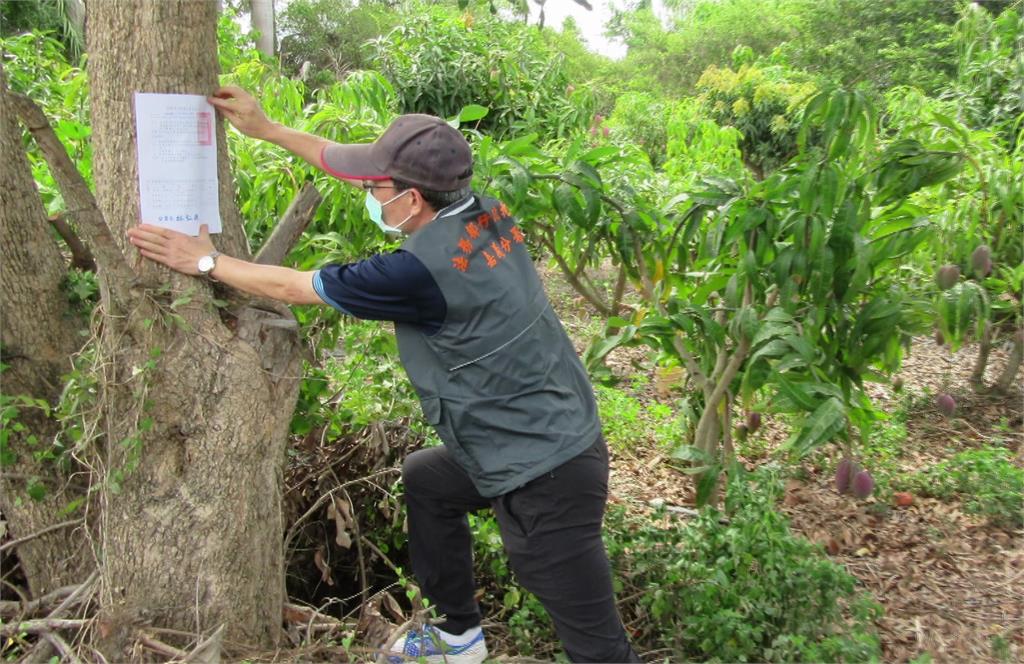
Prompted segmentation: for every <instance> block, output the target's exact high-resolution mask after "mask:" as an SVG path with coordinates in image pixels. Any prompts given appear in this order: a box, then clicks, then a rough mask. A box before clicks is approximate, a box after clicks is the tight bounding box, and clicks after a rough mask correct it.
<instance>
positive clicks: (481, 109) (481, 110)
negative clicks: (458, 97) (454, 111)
mask: <svg viewBox="0 0 1024 664" xmlns="http://www.w3.org/2000/svg"><path fill="white" fill-rule="evenodd" d="M488 113H490V109H489V108H487V107H486V106H481V105H479V104H468V105H466V106H463V107H462V110H461V111H459V122H474V121H476V120H480V119H482V118H485V117H487V114H488Z"/></svg>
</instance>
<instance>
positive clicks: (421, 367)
mask: <svg viewBox="0 0 1024 664" xmlns="http://www.w3.org/2000/svg"><path fill="white" fill-rule="evenodd" d="M402 249H404V250H405V251H408V252H410V253H412V254H413V255H414V256H416V257H417V258H418V259H419V260H420V261H421V262H422V263H423V264H424V265H425V266H426V268H427V269H428V270H429V271H430V274H431V275H433V277H434V280H435V281H436V282H437V285H438V287H440V289H441V293H442V294H443V295H444V299H445V301H446V302H447V305H448V314H447V316H446V318H445V321H444V324H443V325H442V326H441V329H440V330H439V331H438V332H436V333H435V334H432V335H429V336H428V335H427V334H424V333H423V332H421V331H420V330H419V329H417V328H416V327H415V326H413V325H409V324H402V323H396V324H395V333H396V336H397V338H398V350H399V354H400V355H401V358H402V364H403V365H404V366H405V370H406V372H407V373H408V374H409V379H410V380H411V381H412V384H413V386H414V387H415V388H416V392H417V393H418V394H419V397H420V403H421V405H422V406H423V414H424V416H425V417H426V420H427V422H429V423H430V424H431V425H433V426H434V428H435V429H436V430H437V433H438V435H439V436H440V437H441V440H442V441H444V444H445V446H446V447H447V448H448V450H449V451H450V452H451V454H452V456H453V457H454V458H455V460H456V461H457V462H458V463H459V465H461V466H462V467H463V468H464V469H465V470H466V472H467V473H468V474H469V476H470V477H471V478H472V480H473V484H474V485H475V486H476V488H477V490H478V491H479V492H480V493H481V495H483V496H486V497H494V496H499V495H501V494H503V493H507V492H509V491H511V490H513V489H515V488H517V487H519V486H521V485H523V484H525V483H526V482H529V481H530V480H532V479H534V478H536V477H539V476H540V475H543V474H544V473H546V472H548V471H550V470H552V469H553V468H555V467H556V466H559V465H561V464H562V463H564V462H566V461H568V460H569V459H571V458H573V457H574V456H576V455H577V454H579V453H580V452H582V451H583V450H584V449H586V448H588V447H589V446H590V445H592V444H593V443H594V441H595V440H596V439H597V436H598V434H599V432H600V422H599V420H598V417H597V405H596V403H595V401H594V394H593V389H592V388H591V385H590V381H589V379H588V377H587V374H586V370H585V369H584V368H583V365H582V363H581V362H580V360H579V358H578V357H577V355H576V350H575V349H574V348H573V346H572V343H571V342H570V341H569V337H568V335H567V334H566V333H565V330H564V329H563V328H562V324H561V323H560V322H559V320H558V317H557V316H556V315H555V313H554V311H553V310H552V308H551V303H550V302H548V298H547V295H546V294H545V293H544V288H543V286H542V285H541V282H540V278H539V277H538V275H537V271H536V269H535V268H534V266H533V262H532V261H531V260H530V254H529V252H528V251H527V250H526V246H525V245H524V244H523V235H522V233H521V232H520V230H519V228H518V227H517V226H516V224H515V218H513V217H512V216H511V215H510V214H509V211H508V208H506V207H505V205H504V204H502V203H500V202H498V201H496V200H494V199H489V198H480V197H478V196H474V197H473V202H472V204H471V205H470V206H469V207H468V208H466V209H465V210H463V211H461V212H459V213H456V214H453V215H451V216H447V217H440V218H438V219H435V220H434V221H432V222H431V223H430V224H428V225H427V226H425V227H423V228H422V229H420V230H418V231H417V232H415V233H413V234H412V235H411V236H410V237H409V238H408V239H407V240H406V241H405V243H404V244H403V245H402Z"/></svg>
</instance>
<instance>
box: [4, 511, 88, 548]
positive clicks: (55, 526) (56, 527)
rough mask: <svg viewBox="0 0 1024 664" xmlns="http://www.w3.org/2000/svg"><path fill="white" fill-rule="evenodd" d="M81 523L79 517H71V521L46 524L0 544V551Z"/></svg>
mask: <svg viewBox="0 0 1024 664" xmlns="http://www.w3.org/2000/svg"><path fill="white" fill-rule="evenodd" d="M81 523H82V520H81V519H72V520H71V521H62V522H61V523H55V524H53V525H52V526H47V527H46V528H43V529H42V530H38V531H36V532H34V533H30V534H28V535H25V536H24V537H19V538H18V539H15V540H11V541H10V542H8V543H7V544H4V545H3V546H0V552H3V551H6V550H7V549H11V548H13V547H16V546H18V545H19V544H24V543H25V542H27V541H29V540H32V539H35V538H37V537H40V536H42V535H45V534H46V533H50V532H53V531H54V530H60V529H61V528H67V527H69V526H77V525H79V524H81Z"/></svg>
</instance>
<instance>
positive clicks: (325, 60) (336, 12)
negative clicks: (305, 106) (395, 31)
mask: <svg viewBox="0 0 1024 664" xmlns="http://www.w3.org/2000/svg"><path fill="white" fill-rule="evenodd" d="M277 19H278V33H279V34H280V35H281V38H280V49H279V50H280V55H281V65H282V68H283V69H284V71H285V72H287V73H288V74H289V75H290V76H293V77H295V76H299V77H302V78H303V79H304V80H305V81H306V82H307V84H308V86H309V87H310V88H311V89H317V88H321V87H326V86H329V85H331V84H332V83H335V82H337V81H341V80H344V78H345V76H346V75H347V74H348V73H349V72H352V71H358V70H364V69H369V68H370V56H371V51H370V49H369V48H368V42H369V41H370V40H372V39H374V38H376V37H379V36H380V35H382V34H385V33H387V32H389V31H390V30H391V29H392V28H393V27H394V26H395V25H397V24H398V23H399V22H400V21H401V20H402V17H401V16H400V15H399V14H397V13H396V12H395V11H394V10H393V9H391V8H390V7H389V6H387V5H385V4H383V3H377V2H361V3H357V2H353V1H352V0H292V1H291V2H289V3H288V4H287V5H285V6H284V8H283V11H281V12H280V14H278V16H277ZM307 63H308V64H307ZM304 67H306V68H308V71H307V72H304V71H303V68H304Z"/></svg>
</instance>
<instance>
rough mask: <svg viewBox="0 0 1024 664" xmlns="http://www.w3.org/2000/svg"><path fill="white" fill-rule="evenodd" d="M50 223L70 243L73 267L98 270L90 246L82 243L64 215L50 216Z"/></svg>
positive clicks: (92, 270)
mask: <svg viewBox="0 0 1024 664" xmlns="http://www.w3.org/2000/svg"><path fill="white" fill-rule="evenodd" d="M50 225H51V226H53V229H54V230H55V231H57V234H58V235H60V237H61V239H63V240H64V243H65V244H67V245H68V249H70V250H71V267H77V268H78V269H79V270H89V271H91V272H95V271H96V260H95V259H94V258H93V257H92V252H90V251H89V248H88V247H87V246H85V245H84V244H82V241H81V240H79V239H78V236H77V235H75V232H74V231H72V230H71V227H70V226H68V222H66V221H65V220H64V215H61V214H55V215H52V216H51V217H50Z"/></svg>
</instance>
